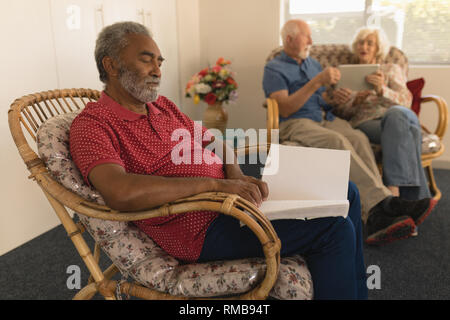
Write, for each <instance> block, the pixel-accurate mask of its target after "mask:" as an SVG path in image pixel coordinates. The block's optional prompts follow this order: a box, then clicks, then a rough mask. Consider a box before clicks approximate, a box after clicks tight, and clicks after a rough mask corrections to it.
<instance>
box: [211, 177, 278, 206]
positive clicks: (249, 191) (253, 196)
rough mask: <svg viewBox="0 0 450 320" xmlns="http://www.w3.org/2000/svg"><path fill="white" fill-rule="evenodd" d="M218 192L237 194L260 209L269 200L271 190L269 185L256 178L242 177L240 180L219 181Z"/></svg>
mask: <svg viewBox="0 0 450 320" xmlns="http://www.w3.org/2000/svg"><path fill="white" fill-rule="evenodd" d="M217 183H218V187H217V191H219V192H226V193H233V194H237V195H239V196H240V197H242V198H244V199H245V200H248V201H250V202H252V203H253V204H254V205H256V206H257V207H259V206H260V205H261V203H262V202H263V201H264V200H266V199H267V196H268V195H269V188H268V186H267V183H265V182H264V181H261V180H258V179H256V178H253V177H250V176H245V175H242V176H241V177H238V178H231V179H220V180H217Z"/></svg>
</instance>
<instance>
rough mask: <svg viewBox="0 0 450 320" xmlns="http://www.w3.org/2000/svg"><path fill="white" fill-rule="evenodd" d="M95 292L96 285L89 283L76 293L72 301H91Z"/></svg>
mask: <svg viewBox="0 0 450 320" xmlns="http://www.w3.org/2000/svg"><path fill="white" fill-rule="evenodd" d="M97 292H98V290H97V284H96V283H91V284H88V285H87V286H86V287H84V288H83V289H81V290H80V291H78V292H77V294H76V295H75V296H74V297H73V300H91V299H92V297H93V296H94V295H95V294H96V293H97Z"/></svg>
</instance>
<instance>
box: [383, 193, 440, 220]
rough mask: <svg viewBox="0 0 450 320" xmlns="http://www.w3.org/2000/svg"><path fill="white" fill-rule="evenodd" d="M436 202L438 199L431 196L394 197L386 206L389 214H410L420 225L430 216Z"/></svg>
mask: <svg viewBox="0 0 450 320" xmlns="http://www.w3.org/2000/svg"><path fill="white" fill-rule="evenodd" d="M436 203H437V201H436V200H434V199H431V198H424V199H421V200H405V199H401V198H398V197H392V198H390V199H389V201H387V203H385V204H384V208H385V210H386V211H387V214H389V215H392V216H410V217H411V218H412V219H413V220H414V223H415V224H416V226H418V225H419V224H421V223H422V222H423V221H424V220H425V218H426V217H428V215H429V214H430V213H431V210H432V209H433V208H434V206H435V205H436Z"/></svg>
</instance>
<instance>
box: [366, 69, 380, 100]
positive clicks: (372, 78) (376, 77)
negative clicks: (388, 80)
mask: <svg viewBox="0 0 450 320" xmlns="http://www.w3.org/2000/svg"><path fill="white" fill-rule="evenodd" d="M366 81H367V82H368V83H370V84H371V85H373V87H374V89H375V91H376V92H377V94H378V95H381V94H382V93H383V85H384V75H383V73H382V72H381V71H377V72H375V73H372V74H369V75H368V76H367V77H366Z"/></svg>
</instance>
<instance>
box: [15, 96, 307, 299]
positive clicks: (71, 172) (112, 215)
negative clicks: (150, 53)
mask: <svg viewBox="0 0 450 320" xmlns="http://www.w3.org/2000/svg"><path fill="white" fill-rule="evenodd" d="M99 96H100V92H98V91H95V90H90V89H64V90H53V91H46V92H40V93H35V94H31V95H27V96H24V97H22V98H19V99H16V100H15V101H14V102H13V103H12V105H11V108H10V110H9V112H8V117H9V126H10V130H11V134H12V136H13V139H14V142H15V144H16V146H17V148H18V151H19V153H20V155H21V157H22V159H23V161H24V163H25V165H26V166H27V168H28V170H29V171H30V172H31V175H30V176H29V178H30V179H33V180H35V181H36V182H37V183H38V185H39V186H40V187H41V189H42V191H43V192H44V194H45V196H46V197H47V199H48V201H49V202H50V204H51V206H52V208H53V209H54V211H55V213H56V214H57V216H58V217H59V219H60V220H61V222H62V224H63V226H64V228H65V229H66V231H67V233H68V236H69V237H70V239H71V240H72V242H73V244H74V245H75V247H76V249H77V251H78V253H79V254H80V256H81V257H82V259H83V261H84V263H85V264H86V266H87V268H88V270H89V272H90V273H91V277H90V279H89V283H88V284H87V285H86V286H85V287H84V288H82V289H81V290H80V291H79V292H78V293H77V294H76V295H75V297H74V299H91V298H92V297H93V296H94V295H95V294H96V293H97V292H99V293H100V294H101V295H102V296H103V297H104V298H105V299H116V298H118V297H121V294H124V295H128V296H133V297H137V298H143V299H193V298H195V297H196V296H195V294H197V293H198V292H186V285H183V284H180V281H172V280H173V279H174V278H177V277H180V274H186V273H194V274H195V275H194V276H190V277H189V276H188V277H186V279H184V280H187V281H191V282H195V284H196V285H198V281H201V280H199V279H200V278H201V277H200V276H201V274H200V276H199V273H200V272H199V271H198V270H199V268H200V269H201V270H202V272H204V273H206V274H207V275H208V273H209V272H211V270H216V269H220V268H221V267H222V268H223V269H230V270H236V269H239V268H240V266H242V265H245V268H247V269H249V270H245V275H246V276H247V277H248V278H250V280H251V281H250V280H249V281H248V282H249V283H246V285H247V287H248V290H246V291H244V292H239V291H237V292H236V290H233V288H231V289H229V290H227V291H220V294H219V296H220V297H232V299H265V298H267V297H268V295H269V292H271V290H272V292H273V291H274V290H275V287H276V285H275V283H276V282H277V283H280V282H281V283H282V284H281V285H283V281H284V283H285V284H286V283H287V282H288V281H287V280H286V278H288V277H292V275H291V274H289V272H290V271H292V270H293V272H294V273H295V274H296V275H298V274H299V273H300V274H303V275H305V278H306V279H305V278H302V279H300V280H301V281H299V282H301V287H302V288H300V289H301V290H304V292H306V293H305V294H304V295H303V296H302V295H300V296H297V297H296V298H304V299H310V298H312V282H311V279H310V274H309V271H308V270H307V267H306V264H305V262H304V260H302V258H301V257H299V256H296V257H295V256H294V257H290V258H283V259H284V262H283V259H281V264H282V265H285V271H284V274H283V271H282V270H283V266H282V267H281V271H280V255H279V252H280V245H281V244H280V240H279V239H278V237H277V235H276V233H275V231H274V229H273V227H272V225H271V223H270V222H269V221H268V220H267V218H265V216H264V215H262V214H261V213H260V212H259V210H258V209H257V208H256V207H255V206H254V205H253V204H251V203H249V202H248V201H246V200H244V199H242V198H240V197H239V196H237V195H232V194H224V193H203V194H199V195H195V196H192V197H189V198H185V199H179V200H177V201H174V202H172V203H167V204H165V205H163V206H161V207H159V208H155V209H152V210H148V211H143V212H117V211H114V210H112V209H110V208H109V207H107V206H105V205H104V202H103V200H102V199H101V197H100V196H99V194H98V193H96V191H95V190H92V189H91V190H88V191H87V192H84V191H83V188H88V187H87V185H85V186H82V185H81V184H82V183H83V181H82V179H81V175H80V174H79V172H78V171H77V170H76V168H75V167H74V165H73V162H71V161H70V160H71V159H70V154H69V156H68V157H69V158H67V154H64V152H66V153H68V151H67V145H68V141H61V140H64V139H67V137H65V138H60V137H55V136H56V135H57V133H55V132H50V133H47V135H48V136H49V137H50V138H51V139H53V140H51V141H43V140H45V137H43V138H42V137H41V138H40V136H39V134H40V129H42V128H44V127H45V126H46V125H47V124H48V123H51V122H52V121H53V120H55V119H58V118H63V121H62V122H61V121H59V120H58V121H56V122H54V123H53V124H52V125H51V126H53V128H55V129H59V130H63V131H65V134H68V128H70V123H71V120H73V117H74V116H75V115H76V112H79V110H81V109H82V108H83V107H84V106H85V105H86V103H87V102H89V101H95V100H97V99H98V98H99ZM77 110H78V111H77ZM74 112H75V113H74ZM67 115H69V118H67ZM64 121H65V123H64ZM24 129H25V130H24ZM25 134H27V136H28V139H27V138H26V136H25ZM36 140H37V142H38V143H37V144H36V143H35V142H36ZM29 141H31V142H29ZM59 143H61V144H62V145H63V149H64V148H65V149H66V150H62V151H61V150H56V151H55V152H54V154H52V155H50V156H49V155H42V154H41V150H40V149H39V151H37V152H38V153H39V155H38V154H37V153H36V151H35V150H33V148H34V149H36V147H39V148H41V147H42V148H44V149H45V147H46V146H47V147H49V148H56V146H55V144H59ZM32 146H33V148H32ZM49 157H53V160H52V159H49ZM52 161H53V162H52ZM54 161H56V162H58V161H59V162H63V167H59V168H60V169H54V168H53V169H52V166H53V165H54ZM195 210H213V211H217V212H220V213H222V214H227V215H231V216H233V217H234V218H236V219H239V220H240V221H241V222H242V223H244V224H245V225H247V226H248V227H249V228H250V229H251V230H252V231H253V232H254V233H255V234H256V236H257V237H258V239H259V240H260V242H261V245H262V247H263V250H264V255H265V257H264V258H253V259H242V260H239V261H238V260H233V261H225V262H216V263H213V262H211V263H209V264H208V263H204V264H192V265H193V266H192V268H191V265H189V264H188V265H183V264H179V263H178V262H177V261H176V260H175V259H173V258H172V257H170V256H168V255H167V254H166V253H165V252H163V251H162V250H161V249H160V248H159V247H157V246H156V245H155V244H154V243H153V242H152V241H151V239H150V238H148V237H147V236H146V235H145V234H143V233H142V232H141V231H140V230H138V229H137V228H134V229H133V228H132V227H131V226H130V225H129V223H128V222H129V221H133V220H140V219H147V218H152V217H159V216H167V215H175V214H180V213H183V212H188V211H195ZM71 211H73V212H75V213H76V214H74V215H73V216H74V218H72V217H71V214H70V213H69V212H71ZM77 216H78V217H79V221H78V222H76V219H75V218H76V217H77ZM105 223H106V229H108V228H109V229H111V230H105ZM108 223H109V224H108ZM100 225H101V227H102V228H104V229H99V226H100ZM120 228H121V229H120ZM86 229H87V231H88V232H89V233H90V234H91V236H93V238H94V240H95V241H96V244H95V249H94V253H92V252H91V250H90V248H89V247H88V245H87V243H86V242H85V240H84V238H83V233H84V231H85V230H86ZM118 229H120V230H118ZM119 231H120V232H119ZM108 232H110V233H111V234H112V238H117V236H120V237H123V238H126V239H128V238H132V241H134V242H132V245H126V246H124V245H123V244H120V245H119V246H118V247H119V248H117V247H116V249H117V250H119V251H120V250H123V249H124V247H125V249H126V250H127V252H126V254H125V256H123V255H120V253H119V254H118V255H115V254H113V253H111V250H112V249H111V248H110V247H112V246H115V245H116V244H115V242H114V241H110V242H108V239H109V238H108V239H106V240H105V234H107V233H108ZM136 243H138V244H136ZM133 246H138V247H139V248H138V249H135V250H134V252H131V253H130V252H128V251H130V247H133ZM102 249H103V250H104V251H105V252H106V254H107V255H108V256H109V257H110V258H111V260H112V261H113V264H112V265H111V266H110V267H109V268H108V269H106V270H105V271H102V270H101V269H100V267H99V257H100V250H102ZM108 250H110V251H108ZM131 251H132V250H131ZM149 252H152V256H151V257H148V254H149ZM141 256H144V257H143V258H142V257H141ZM137 258H139V259H140V260H139V259H137ZM127 259H128V260H127ZM130 259H131V260H133V261H129V260H130ZM152 259H153V260H152ZM135 260H139V261H138V263H137V265H136V263H135V264H134V265H133V263H134V262H136V261H135ZM157 260H158V261H163V262H162V263H160V264H157V262H155V261H157ZM154 265H156V269H157V270H152V266H154ZM205 265H206V267H205ZM196 268H197V269H196ZM202 268H203V269H202ZM242 268H244V267H242ZM298 268H303V269H302V270H299V269H298ZM193 270H194V271H193ZM118 271H120V272H121V273H122V275H124V274H125V275H126V276H132V278H134V280H135V282H134V283H132V282H129V281H125V280H122V281H118V280H112V277H113V276H114V275H115V274H116V273H117V272H118ZM151 271H155V273H156V275H151V276H150V277H156V278H158V277H159V278H158V279H159V280H158V281H160V282H159V283H157V284H155V283H154V282H153V283H150V282H151V281H149V282H146V281H141V279H140V278H139V276H142V274H145V275H146V276H148V274H149V273H150V272H151ZM168 275H171V279H172V280H171V281H172V282H173V283H172V284H173V285H175V286H176V287H177V288H175V289H173V288H169V289H167V288H162V286H166V287H168V286H169V285H170V284H169V283H168V282H170V281H169V280H168V279H167V277H168ZM221 276H222V275H221ZM237 276H239V277H241V278H242V277H243V275H242V274H238V275H237ZM283 278H284V279H283ZM152 279H153V278H152ZM177 279H178V278H177ZM252 279H253V280H252ZM222 280H223V279H222ZM252 281H253V282H252ZM291 282H292V281H291ZM295 282H297V281H295ZM195 284H194V286H195ZM296 285H299V284H296ZM183 286H185V287H183ZM278 289H279V288H278ZM297 289H298V287H297V288H294V292H295V290H297ZM187 291H189V290H187ZM286 291H292V288H290V289H289V290H286ZM236 294H237V295H236ZM214 295H215V294H213V295H212V297H214ZM232 295H233V296H232ZM295 295H297V293H295ZM198 297H199V298H202V299H204V298H205V294H204V292H203V293H202V294H200V295H199V296H198ZM206 297H208V298H209V297H211V295H210V294H206ZM275 297H278V298H286V295H284V296H283V293H280V292H278V294H275ZM294 298H295V297H294Z"/></svg>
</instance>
